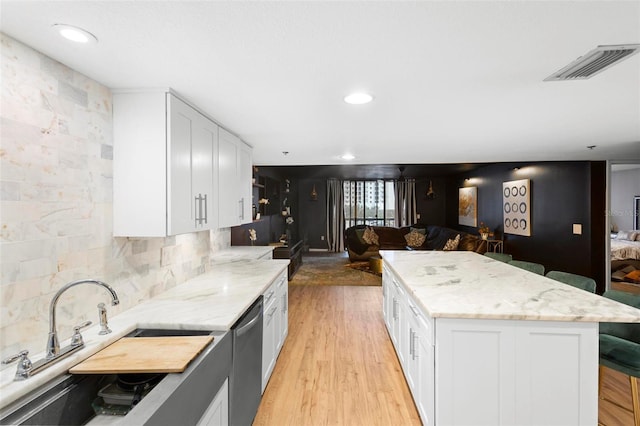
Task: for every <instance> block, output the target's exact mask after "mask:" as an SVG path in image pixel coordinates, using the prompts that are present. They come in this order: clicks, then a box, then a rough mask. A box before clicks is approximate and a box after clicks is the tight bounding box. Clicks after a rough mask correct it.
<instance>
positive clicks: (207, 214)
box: [204, 194, 209, 223]
mask: <svg viewBox="0 0 640 426" xmlns="http://www.w3.org/2000/svg"><path fill="white" fill-rule="evenodd" d="M208 218H209V212H208V211H207V194H204V223H207V219H208Z"/></svg>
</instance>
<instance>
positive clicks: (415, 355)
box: [413, 333, 420, 359]
mask: <svg viewBox="0 0 640 426" xmlns="http://www.w3.org/2000/svg"><path fill="white" fill-rule="evenodd" d="M413 338H414V342H413V359H416V358H418V351H417V350H416V348H417V344H420V343H419V339H420V337H419V336H418V333H413Z"/></svg>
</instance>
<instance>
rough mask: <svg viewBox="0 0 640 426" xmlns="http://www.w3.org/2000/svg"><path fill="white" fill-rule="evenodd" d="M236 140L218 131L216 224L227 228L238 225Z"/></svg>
mask: <svg viewBox="0 0 640 426" xmlns="http://www.w3.org/2000/svg"><path fill="white" fill-rule="evenodd" d="M237 171H238V138H236V137H235V136H234V135H232V134H231V133H229V132H227V131H226V130H224V129H220V132H219V138H218V185H219V186H218V224H219V225H220V227H221V228H228V227H230V226H236V225H239V224H240V214H241V213H240V207H241V206H240V202H241V201H240V200H241V198H242V196H241V195H240V194H239V193H238V185H237V182H238V181H237Z"/></svg>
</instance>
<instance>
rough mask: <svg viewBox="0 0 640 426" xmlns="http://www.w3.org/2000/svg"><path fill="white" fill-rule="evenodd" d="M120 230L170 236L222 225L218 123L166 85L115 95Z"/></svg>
mask: <svg viewBox="0 0 640 426" xmlns="http://www.w3.org/2000/svg"><path fill="white" fill-rule="evenodd" d="M113 127H114V161H113V170H114V171H113V174H114V177H113V179H114V191H113V216H114V219H113V229H114V236H130V237H163V236H167V235H176V234H181V233H187V232H194V231H199V230H204V229H212V228H215V227H216V226H217V223H216V220H215V219H216V217H215V214H213V213H215V212H214V208H213V207H214V205H215V204H214V203H215V195H216V194H215V191H214V186H213V185H214V181H213V179H214V166H215V164H214V156H215V155H216V152H217V135H218V126H217V125H216V124H215V123H214V122H213V121H211V120H209V119H207V118H206V117H205V116H203V115H202V114H200V113H199V112H198V111H197V110H195V109H194V108H192V107H191V106H189V105H188V104H187V103H185V102H183V101H182V100H180V99H179V98H177V97H176V96H175V95H173V94H171V93H167V92H145V91H143V92H117V93H115V94H114V95H113Z"/></svg>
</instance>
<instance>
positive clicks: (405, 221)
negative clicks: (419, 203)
mask: <svg viewBox="0 0 640 426" xmlns="http://www.w3.org/2000/svg"><path fill="white" fill-rule="evenodd" d="M395 196H396V226H397V227H401V226H410V225H413V224H414V223H416V221H417V215H418V212H417V208H416V180H415V179H403V180H397V181H396V182H395Z"/></svg>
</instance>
